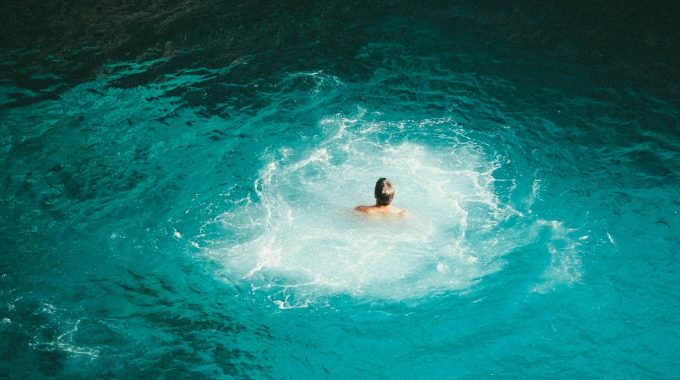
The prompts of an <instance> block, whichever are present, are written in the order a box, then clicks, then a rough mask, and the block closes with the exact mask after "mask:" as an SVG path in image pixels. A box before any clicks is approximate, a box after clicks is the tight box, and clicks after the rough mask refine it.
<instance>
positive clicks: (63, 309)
mask: <svg viewBox="0 0 680 380" xmlns="http://www.w3.org/2000/svg"><path fill="white" fill-rule="evenodd" d="M352 7H355V8H351V7H350V9H349V10H345V11H346V12H347V13H349V14H354V15H355V16H356V18H354V19H352V21H351V22H347V23H342V22H338V21H336V22H335V23H330V24H328V25H325V24H323V20H324V19H323V18H319V17H320V16H319V15H320V14H321V13H319V12H320V11H318V10H312V11H309V13H302V15H301V16H295V17H299V18H298V19H295V20H287V19H285V18H284V17H280V18H279V19H276V17H274V16H271V17H264V16H263V18H262V20H260V21H257V19H256V18H255V17H254V16H253V17H254V18H255V20H253V19H248V20H247V22H246V21H245V20H244V21H242V24H239V21H235V22H234V23H233V24H231V25H234V26H233V28H236V26H235V25H243V26H244V27H245V29H246V31H244V32H242V33H243V34H242V35H241V37H242V38H243V39H245V40H247V41H250V42H252V41H256V42H257V43H254V45H252V50H251V51H248V49H246V48H245V47H243V46H242V45H238V42H235V43H234V45H231V46H233V47H232V48H231V49H232V50H229V49H230V48H229V45H228V46H227V47H226V48H225V51H228V54H227V53H224V54H225V55H224V56H219V59H218V58H215V56H214V55H211V54H213V53H211V52H212V51H213V50H210V49H212V48H213V47H214V46H213V45H212V44H213V43H214V42H215V41H221V40H220V39H219V38H221V37H219V38H217V39H213V40H210V41H208V42H210V43H208V42H205V44H204V45H205V46H196V49H190V48H187V47H186V46H184V47H178V48H177V49H178V51H176V52H174V51H170V52H168V49H166V51H165V52H163V54H162V55H161V56H157V57H152V58H149V57H146V56H144V55H141V56H138V57H137V59H133V58H125V57H121V56H117V57H116V58H115V59H114V58H112V57H111V56H108V57H105V58H102V57H101V56H100V55H98V54H99V53H97V54H93V55H92V57H95V58H96V57H99V58H96V59H95V58H88V57H90V56H89V55H87V54H85V57H86V58H82V56H81V55H78V54H81V53H77V54H76V55H75V58H64V57H63V56H60V55H52V56H40V55H38V56H36V54H39V53H36V51H34V50H29V49H18V50H12V51H6V52H4V53H3V54H4V55H3V63H2V73H3V77H2V78H1V79H2V82H0V85H1V86H2V87H0V105H1V106H2V109H0V157H1V158H2V159H1V160H0V164H1V165H2V172H1V174H2V178H0V179H1V181H0V189H1V194H2V197H1V198H0V199H1V203H0V207H1V209H2V212H0V231H1V232H2V233H1V234H0V244H1V245H2V248H1V249H2V256H1V257H2V259H1V260H0V302H1V304H0V319H1V320H0V337H1V339H0V353H1V354H2V355H1V357H0V376H2V377H6V378H186V377H193V378H273V379H279V378H285V379H287V378H333V379H335V378H347V379H356V378H446V379H449V378H471V379H476V378H487V377H492V376H493V377H502V378H616V379H618V378H676V377H678V376H680V360H679V359H678V356H677V352H678V350H679V349H680V330H679V328H680V318H679V317H678V315H680V299H679V298H678V295H679V294H680V277H679V276H678V269H679V265H680V263H679V262H678V256H677V252H678V248H679V247H680V234H679V233H678V232H679V231H680V229H679V227H680V225H679V224H680V216H679V215H678V212H679V211H680V199H679V198H678V188H679V181H678V175H679V174H680V161H679V154H680V133H679V129H678V122H679V118H680V117H679V109H678V105H679V104H678V101H677V99H678V98H677V88H676V87H674V86H676V85H674V84H673V83H666V81H664V78H666V77H665V75H667V74H666V73H665V72H663V71H656V72H654V73H646V74H644V75H645V76H644V77H640V76H639V75H638V74H640V71H639V67H640V66H637V64H638V63H636V62H634V60H632V59H631V58H630V56H628V55H625V54H623V55H621V56H616V55H615V56H613V58H611V56H610V59H611V60H610V61H609V62H608V63H609V64H597V63H594V62H596V61H592V60H588V59H586V58H583V57H584V56H579V57H581V58H578V59H568V58H569V57H571V56H572V52H571V50H570V49H572V48H574V46H576V47H577V48H579V49H583V50H587V49H586V47H587V46H582V45H578V44H580V43H583V42H582V41H577V42H575V43H574V44H569V43H567V42H564V41H552V40H549V39H548V42H546V44H547V46H551V47H552V46H553V44H556V45H557V49H556V50H560V49H561V50H560V51H566V53H560V54H548V53H546V51H545V49H544V48H545V47H544V48H530V47H527V46H525V45H523V44H520V45H514V42H512V41H510V39H503V38H496V39H494V38H491V37H489V36H490V35H489V34H484V33H480V29H479V28H480V26H479V25H481V30H485V28H487V27H489V25H491V26H490V27H489V28H491V29H493V28H498V29H499V30H500V31H501V32H500V33H505V29H504V28H507V25H505V24H504V23H503V22H502V21H498V20H495V19H493V17H492V18H491V21H489V19H488V18H486V19H485V18H484V17H483V16H485V15H486V16H488V14H486V13H479V14H476V16H474V17H472V19H474V20H476V21H475V22H476V23H471V24H468V23H459V24H455V25H454V26H450V25H449V26H448V27H445V26H444V25H446V23H445V22H444V21H442V20H445V19H446V17H452V16H451V12H442V14H441V15H439V14H438V12H436V11H435V12H432V13H417V14H414V15H410V16H409V15H404V14H396V13H398V12H396V13H395V14H390V13H386V14H385V13H381V12H378V11H373V12H369V11H368V10H367V11H366V12H363V13H362V12H361V9H360V8H358V5H356V4H354V5H352ZM454 10H455V11H456V12H454V13H455V15H456V16H455V17H458V18H461V19H463V18H465V17H467V16H465V15H467V13H466V12H467V10H466V8H455V9H454ZM265 11H266V10H262V12H263V14H264V13H266V12H265ZM477 11H478V10H477ZM220 12H225V13H220ZM469 12H473V11H469ZM405 13H408V12H405ZM228 14H229V13H227V12H226V11H224V10H223V9H222V8H217V10H216V11H215V17H221V16H222V15H228ZM292 14H295V15H297V14H298V13H295V12H293V13H292ZM362 14H363V16H359V15H362ZM424 14H426V15H428V17H425V16H424ZM461 14H462V15H463V16H465V17H463V16H461ZM433 15H434V16H433ZM435 16H437V17H441V18H440V19H438V18H436V17H435ZM225 17H226V16H225ZM455 17H454V19H458V18H455ZM272 19H274V20H276V21H272ZM300 20H302V21H304V22H309V23H311V22H312V21H310V20H317V21H316V24H313V26H310V27H309V28H310V30H312V31H313V33H312V32H310V34H311V36H307V35H304V34H301V35H297V38H299V40H298V39H289V40H286V39H285V38H283V37H290V36H289V35H287V34H285V33H284V34H277V33H279V32H277V31H278V30H282V29H286V28H289V29H295V30H298V31H301V30H305V28H304V26H301V25H306V24H298V23H297V22H302V21H300ZM319 20H321V21H319ZM494 20H495V21H494ZM152 21H154V20H153V19H151V21H149V22H152ZM185 22H187V23H189V24H191V23H194V24H196V25H198V24H197V23H198V22H199V21H196V20H195V19H185ZM466 22H469V21H466ZM310 25H311V24H310ZM475 25H476V26H475ZM511 26H512V25H511ZM159 28H160V26H159ZM337 28H340V29H337ZM342 28H345V29H342ZM546 28H548V29H546V30H549V27H546ZM286 30H288V29H286ZM254 31H255V32H254ZM343 31H344V32H349V31H351V32H352V33H353V34H351V35H349V34H348V35H345V36H344V38H343V37H342V36H343V34H342V32H343ZM253 33H255V35H253ZM257 33H259V34H257ZM315 33H317V34H319V33H320V34H319V35H320V36H321V37H319V38H318V39H314V38H313V37H314V35H317V34H315ZM518 35H519V37H518V38H523V39H524V40H523V41H524V42H525V43H526V42H527V41H529V42H531V41H535V40H534V39H533V38H539V39H541V38H543V37H542V36H543V34H540V33H539V35H540V36H539V37H534V35H533V34H529V35H528V36H527V35H522V34H521V33H520V34H518ZM281 36H283V37H281ZM331 36H335V37H331ZM163 37H165V36H163ZM136 38H139V41H140V42H139V44H143V43H145V42H143V38H142V37H140V36H138V37H136ZM184 38H185V39H186V38H187V37H186V36H185V37H184ZM191 38H193V37H191V36H190V37H189V39H190V42H191ZM206 38H207V37H206ZM211 38H212V37H211ZM277 38H278V39H279V40H283V41H284V42H280V44H279V42H277V44H275V45H269V44H270V43H271V41H273V40H277ZM133 41H134V40H133ZM258 41H259V42H258ZM262 41H265V42H262ZM277 41H278V40H277ZM192 43H194V42H192ZM220 46H221V45H220ZM282 46H290V49H281V47H282ZM594 46H596V47H597V46H598V45H594ZM166 47H167V45H166ZM43 49H45V48H43ZM239 49H244V51H240V50H239ZM170 50H171V49H170ZM631 50H635V49H631ZM101 54H104V53H101ZM626 54H627V53H626ZM640 54H641V55H645V54H648V53H647V51H641V52H640ZM104 55H105V54H104ZM232 55H235V56H232ZM36 57H40V58H36ZM46 57H47V58H46ZM79 57H80V58H79ZM585 57H588V55H587V54H586V55H585ZM69 59H72V60H73V61H78V60H79V59H82V60H83V61H82V62H86V63H82V62H81V63H82V64H83V65H85V66H84V67H86V68H87V67H89V66H87V65H88V63H87V62H89V65H92V67H94V69H92V70H89V71H88V70H87V69H82V70H81V69H78V70H81V71H78V70H76V69H73V67H74V66H73V65H74V63H73V62H71V61H69ZM639 59H640V60H641V62H642V63H643V64H645V63H646V61H645V59H644V58H639ZM667 59H668V61H667V62H668V67H670V68H671V71H672V70H673V67H677V66H673V65H674V64H675V61H673V59H674V58H673V57H667ZM88 60H89V61H88ZM38 63H39V65H38ZM600 63H602V62H601V61H600ZM657 63H658V62H657ZM660 67H665V66H664V65H661V66H660ZM71 69H73V70H71ZM74 71H75V72H76V73H74ZM83 71H85V73H84V72H83ZM671 79H672V78H671ZM670 82H672V81H670ZM381 176H387V177H389V178H390V179H391V180H392V181H393V183H394V184H395V186H396V188H397V197H396V201H395V202H396V203H397V204H398V205H399V206H400V207H405V208H407V209H408V210H409V216H408V218H406V219H405V220H398V221H384V220H383V221H381V220H378V221H376V220H366V219H364V218H360V217H358V216H356V215H353V214H352V213H351V209H352V207H353V206H355V205H357V204H361V203H369V202H371V201H372V199H371V194H372V193H371V191H372V186H373V184H374V182H375V180H376V179H377V178H379V177H381Z"/></svg>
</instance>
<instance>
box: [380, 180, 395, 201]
mask: <svg viewBox="0 0 680 380" xmlns="http://www.w3.org/2000/svg"><path fill="white" fill-rule="evenodd" d="M392 199H394V186H392V184H391V183H390V181H389V180H388V179H387V178H380V179H379V180H378V182H376V183H375V204H376V205H378V206H389V205H390V203H392Z"/></svg>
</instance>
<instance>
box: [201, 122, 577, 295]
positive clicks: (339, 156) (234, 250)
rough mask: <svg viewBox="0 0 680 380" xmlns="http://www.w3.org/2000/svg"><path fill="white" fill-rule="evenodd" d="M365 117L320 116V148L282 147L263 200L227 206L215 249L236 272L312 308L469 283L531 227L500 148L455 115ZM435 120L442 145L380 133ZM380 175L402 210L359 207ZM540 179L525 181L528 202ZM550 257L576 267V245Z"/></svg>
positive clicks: (260, 187)
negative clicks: (503, 193)
mask: <svg viewBox="0 0 680 380" xmlns="http://www.w3.org/2000/svg"><path fill="white" fill-rule="evenodd" d="M364 116H365V111H363V110H360V112H359V114H358V116H354V117H345V116H344V115H336V116H334V117H328V118H325V119H323V120H322V121H321V123H320V124H321V126H322V127H323V128H325V135H326V136H328V137H327V138H326V139H325V140H324V141H323V142H322V143H321V144H319V145H318V146H316V147H315V148H313V149H307V150H305V149H303V150H301V151H297V150H296V148H295V147H284V148H281V149H279V150H278V151H277V152H275V153H274V154H272V157H271V158H270V159H269V161H268V162H267V163H266V164H265V165H264V167H263V168H262V170H261V171H260V173H259V176H258V178H257V179H256V180H255V184H254V188H255V195H256V197H255V198H256V199H255V200H251V199H250V198H249V199H248V200H244V201H240V202H237V203H238V204H239V206H236V207H235V208H234V209H233V210H231V211H229V212H226V213H224V214H223V215H222V216H221V218H220V222H221V223H222V224H223V226H224V228H225V229H226V230H227V231H228V232H229V234H230V235H231V236H239V237H241V238H240V239H236V240H233V239H230V240H228V241H225V243H224V244H223V245H222V246H219V247H216V248H211V249H210V250H209V252H208V253H209V254H210V255H212V256H213V257H215V258H216V259H217V260H219V261H221V262H222V263H223V264H224V265H223V267H224V276H226V277H227V278H228V279H229V281H230V282H232V281H234V280H235V281H237V282H238V281H241V282H244V283H247V284H249V285H250V286H251V288H252V289H253V290H256V291H265V292H267V293H268V294H269V298H270V299H271V300H272V302H274V303H275V304H277V305H278V306H279V307H281V308H291V307H307V306H308V305H309V303H310V300H311V299H314V298H319V297H325V296H331V295H334V294H349V295H352V296H354V297H358V298H377V299H383V300H394V301H396V300H404V299H413V298H419V297H424V296H428V295H432V294H438V293H443V292H451V291H466V290H467V289H470V288H471V287H473V286H474V285H475V284H477V283H478V282H479V281H480V280H481V279H483V278H484V277H485V276H487V275H488V274H490V273H494V272H497V271H498V270H500V269H501V268H502V267H503V265H504V260H503V257H504V256H505V255H507V254H508V253H510V252H512V251H513V250H514V249H516V248H517V247H519V246H522V245H525V244H528V241H527V238H526V236H527V235H531V234H530V231H529V229H530V228H532V227H531V226H530V223H527V221H526V220H525V216H524V213H523V212H520V211H518V210H517V209H516V208H515V207H514V206H513V205H512V204H509V203H506V202H504V201H501V200H500V198H499V196H498V195H497V194H496V193H495V192H494V189H495V185H496V183H495V182H496V179H495V178H494V172H495V171H496V170H497V169H498V168H499V167H501V166H502V165H503V164H502V162H506V161H501V160H500V159H499V158H498V157H497V155H496V154H495V152H490V153H487V152H486V151H485V148H484V147H483V146H482V145H481V144H478V143H475V142H474V141H471V140H469V139H465V138H461V136H464V133H463V132H462V131H461V130H460V128H459V127H458V126H457V125H455V123H453V122H451V121H450V120H446V119H427V120H416V121H401V122H380V121H366V120H364ZM433 126H437V127H439V129H441V130H442V131H448V135H446V136H438V138H439V139H448V143H447V144H439V145H438V146H437V147H431V146H428V145H426V144H421V143H417V142H411V141H409V140H408V139H402V140H401V141H392V140H397V139H390V138H384V134H385V133H386V131H387V133H390V131H392V133H394V135H399V134H407V133H408V131H410V130H418V129H422V128H433ZM443 127H446V128H443ZM383 176H385V177H388V178H390V180H391V181H392V182H393V183H394V184H395V186H396V189H397V195H396V198H395V204H396V205H397V206H398V207H404V208H406V209H408V217H407V218H405V219H403V220H401V219H400V220H374V219H367V218H363V217H360V216H358V215H355V214H354V213H353V212H352V208H353V206H355V205H358V204H368V203H371V202H373V199H372V190H373V185H374V184H375V181H376V180H377V179H378V178H380V177H383ZM539 184H540V181H535V182H534V184H533V186H532V188H531V189H528V192H529V194H527V197H526V199H527V202H526V203H528V204H529V205H531V204H532V203H533V202H534V201H535V199H536V197H537V193H538V188H539ZM511 189H514V187H511ZM503 199H505V198H503ZM560 231H561V230H560V229H558V228H556V229H555V234H558V233H559V232H560ZM534 235H535V234H534ZM557 238H558V239H557V240H559V241H560V242H561V241H562V240H564V239H568V237H567V236H566V235H565V236H563V235H560V237H557ZM560 244H562V243H560ZM564 244H567V243H564ZM564 244H563V245H564ZM567 245H568V244H567ZM553 248H554V249H555V251H558V250H559V248H555V247H553ZM551 255H553V253H552V251H551ZM554 256H555V260H554V261H555V263H553V264H551V268H552V269H551V272H550V273H552V274H550V273H549V274H547V275H546V276H547V277H550V278H553V279H555V281H558V280H559V279H558V277H560V276H559V273H563V274H564V275H565V276H566V275H570V276H571V277H570V278H569V279H567V281H571V280H572V279H574V278H575V277H577V276H575V275H574V274H573V273H572V272H570V269H569V268H571V265H572V264H574V263H572V262H568V258H569V257H572V256H564V255H561V254H558V253H555V254H554ZM559 257H562V259H563V260H561V259H559ZM560 260H561V261H560ZM557 261H560V263H557ZM559 268H563V269H562V270H560V269H559ZM558 272H559V273H558ZM546 286H547V285H546ZM546 286H543V287H542V288H541V289H546Z"/></svg>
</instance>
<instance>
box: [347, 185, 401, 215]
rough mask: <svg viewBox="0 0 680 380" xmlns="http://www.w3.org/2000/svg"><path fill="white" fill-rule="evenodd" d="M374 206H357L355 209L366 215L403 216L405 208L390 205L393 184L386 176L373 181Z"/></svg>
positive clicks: (392, 195)
mask: <svg viewBox="0 0 680 380" xmlns="http://www.w3.org/2000/svg"><path fill="white" fill-rule="evenodd" d="M374 193H375V206H357V207H355V208H354V210H355V211H357V212H359V213H362V214H366V215H398V216H404V215H405V214H406V210H404V209H401V208H396V207H392V200H393V199H394V186H392V183H391V182H390V181H389V180H388V179H387V178H380V179H379V180H378V182H376V183H375V192H374Z"/></svg>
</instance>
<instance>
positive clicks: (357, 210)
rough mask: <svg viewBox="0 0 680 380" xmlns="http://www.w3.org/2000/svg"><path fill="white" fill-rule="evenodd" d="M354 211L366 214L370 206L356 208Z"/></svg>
mask: <svg viewBox="0 0 680 380" xmlns="http://www.w3.org/2000/svg"><path fill="white" fill-rule="evenodd" d="M354 211H356V212H360V213H362V214H367V213H368V212H370V206H357V207H355V208H354Z"/></svg>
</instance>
